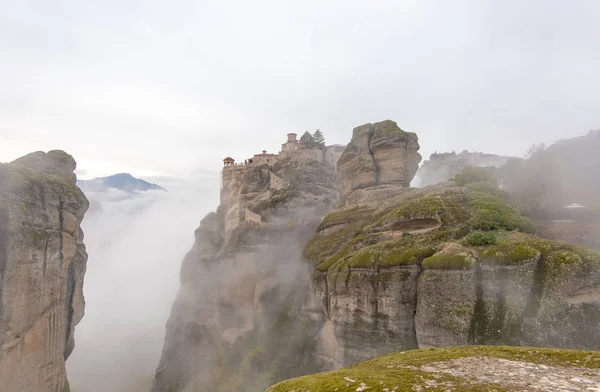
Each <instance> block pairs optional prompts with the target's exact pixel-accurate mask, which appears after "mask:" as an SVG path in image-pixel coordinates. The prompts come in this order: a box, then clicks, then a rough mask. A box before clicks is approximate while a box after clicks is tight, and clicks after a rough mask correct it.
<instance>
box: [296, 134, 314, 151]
mask: <svg viewBox="0 0 600 392" xmlns="http://www.w3.org/2000/svg"><path fill="white" fill-rule="evenodd" d="M314 147H315V140H314V138H313V135H311V134H310V132H308V131H306V132H304V134H303V135H302V136H301V137H300V148H314Z"/></svg>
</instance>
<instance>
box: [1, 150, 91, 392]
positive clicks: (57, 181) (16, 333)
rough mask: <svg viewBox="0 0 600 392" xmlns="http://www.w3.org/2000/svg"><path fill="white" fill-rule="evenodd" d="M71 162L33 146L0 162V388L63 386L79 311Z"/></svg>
mask: <svg viewBox="0 0 600 392" xmlns="http://www.w3.org/2000/svg"><path fill="white" fill-rule="evenodd" d="M75 166H76V164H75V161H74V160H73V158H72V157H71V156H70V155H68V154H66V153H64V152H62V151H50V152H48V153H43V152H36V153H32V154H29V155H27V156H24V157H22V158H19V159H17V160H16V161H14V162H12V163H9V164H0V380H2V381H1V384H2V390H6V391H19V392H29V391H30V392H42V391H47V392H56V391H68V389H69V388H68V382H67V380H66V372H65V360H66V359H67V358H68V356H69V355H70V354H71V352H72V350H73V348H74V327H75V326H76V325H77V324H78V323H79V321H80V320H81V318H82V317H83V311H84V300H83V291H82V287H83V275H84V273H85V266H86V261H87V254H86V252H85V246H84V244H83V233H82V231H81V229H80V226H79V225H80V223H81V220H82V219H83V215H84V213H85V211H86V210H87V208H88V201H87V199H86V198H85V196H84V195H83V193H82V192H81V191H80V190H79V189H78V188H77V187H76V186H75V180H76V179H75V174H74V173H73V170H74V169H75Z"/></svg>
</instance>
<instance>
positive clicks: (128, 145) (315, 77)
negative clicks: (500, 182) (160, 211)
mask: <svg viewBox="0 0 600 392" xmlns="http://www.w3.org/2000/svg"><path fill="white" fill-rule="evenodd" d="M599 21H600V2H599V1H597V0H589V1H585V0H574V1H565V0H529V1H522V0H519V1H496V0H489V1H484V0H473V1H459V0H453V1H446V0H439V1H433V0H431V1H426V0H414V1H408V0H407V1H400V0H391V1H378V0H369V1H366V0H365V1H352V0H339V1H338V0H335V1H327V0H319V1H312V0H302V1H285V0H271V1H261V0H254V1H222V0H221V1H200V0H194V1H176V0H173V1H168V2H166V1H158V0H140V1H124V0H118V1H117V0H104V1H81V0H62V1H61V0H55V1H46V0H40V1H27V0H19V1H14V0H0V56H1V59H0V161H8V160H12V159H14V158H17V157H18V156H21V155H23V154H25V153H27V152H31V151H34V150H49V149H55V148H59V149H64V150H66V151H67V152H69V153H71V154H72V155H74V156H75V159H76V160H77V161H78V162H79V168H80V170H81V171H80V174H83V175H84V176H85V174H88V175H92V174H110V173H113V172H117V171H130V172H132V173H133V174H134V175H136V174H137V175H149V174H167V175H178V174H181V173H183V172H190V171H193V170H197V169H206V170H215V171H216V170H219V169H220V167H221V165H222V163H221V161H222V159H223V157H224V156H227V155H231V156H233V157H234V158H236V159H244V158H245V157H247V156H250V155H252V154H254V153H256V152H258V151H260V150H262V149H267V150H269V151H277V150H278V149H279V147H280V144H281V143H282V142H284V141H285V134H286V133H288V132H297V133H302V132H303V131H304V130H311V131H312V130H315V129H317V128H320V129H321V130H322V131H323V133H324V134H325V137H326V138H327V142H328V143H347V142H348V141H349V139H350V137H351V130H352V128H353V127H355V126H357V125H360V124H363V123H366V122H375V121H379V120H384V119H392V120H395V121H396V122H397V123H398V124H399V125H400V126H401V127H402V128H403V129H405V130H407V131H412V132H416V133H417V134H418V135H419V139H420V143H421V152H422V153H423V155H424V156H425V157H427V156H429V154H430V153H431V152H433V151H435V150H438V151H451V150H457V151H461V150H463V149H469V150H477V151H485V152H493V153H500V154H511V155H519V156H522V155H523V153H524V151H525V150H526V148H527V146H528V145H530V144H532V143H534V142H552V141H554V140H556V139H559V138H562V137H573V136H577V135H580V134H584V133H586V132H587V131H588V130H589V129H591V128H598V127H600V71H599V70H600V50H599V48H600V23H599Z"/></svg>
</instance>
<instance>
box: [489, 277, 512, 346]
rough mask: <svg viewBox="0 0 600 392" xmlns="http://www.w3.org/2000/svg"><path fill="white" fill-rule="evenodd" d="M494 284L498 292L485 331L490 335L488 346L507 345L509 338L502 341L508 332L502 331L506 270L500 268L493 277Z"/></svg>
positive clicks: (506, 281)
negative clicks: (492, 312)
mask: <svg viewBox="0 0 600 392" xmlns="http://www.w3.org/2000/svg"><path fill="white" fill-rule="evenodd" d="M494 278H495V279H494V282H496V283H497V284H498V285H499V287H498V292H497V293H496V303H495V304H494V314H493V316H492V320H491V323H490V325H489V327H488V328H487V331H488V332H489V335H490V340H489V343H490V344H501V343H502V344H507V341H508V339H511V336H507V337H508V339H503V337H504V336H505V335H506V333H507V332H508V331H504V329H505V328H506V325H505V321H506V285H507V283H508V279H509V276H508V270H507V269H506V268H501V269H499V270H498V271H497V272H496V276H495V277H494Z"/></svg>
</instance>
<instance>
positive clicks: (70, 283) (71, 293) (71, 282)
mask: <svg viewBox="0 0 600 392" xmlns="http://www.w3.org/2000/svg"><path fill="white" fill-rule="evenodd" d="M75 284H76V277H75V260H73V261H72V262H71V264H70V265H69V269H68V272H67V303H66V316H67V317H66V319H67V321H66V323H67V325H66V326H67V328H66V333H65V353H64V356H65V360H66V359H67V357H68V356H69V355H70V354H71V351H73V347H72V344H71V329H72V327H73V313H74V311H75V309H74V307H73V298H74V297H75Z"/></svg>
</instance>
